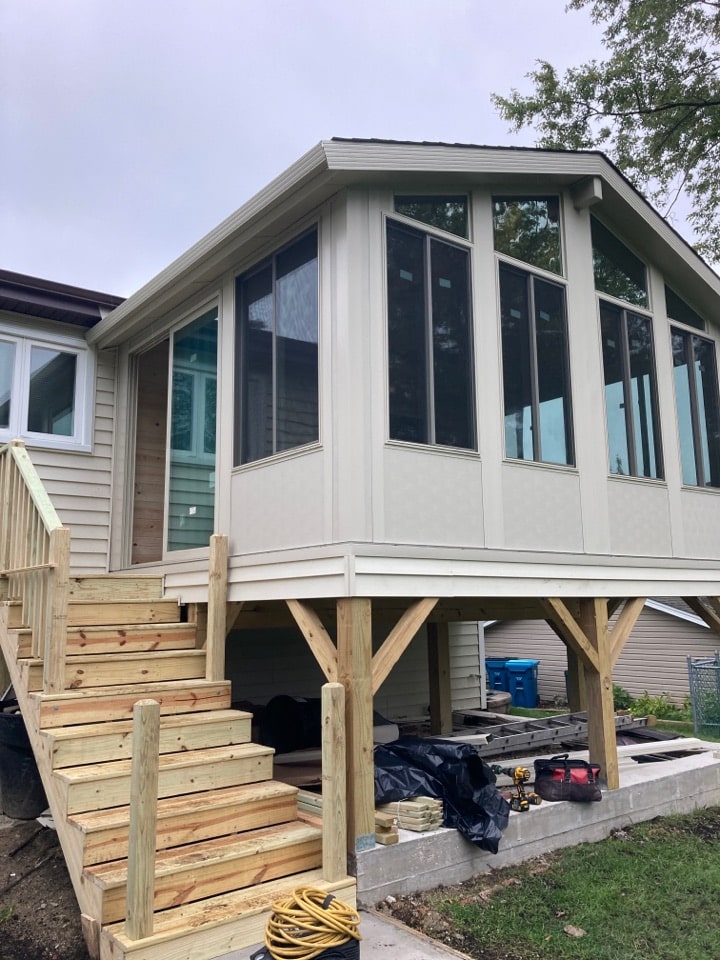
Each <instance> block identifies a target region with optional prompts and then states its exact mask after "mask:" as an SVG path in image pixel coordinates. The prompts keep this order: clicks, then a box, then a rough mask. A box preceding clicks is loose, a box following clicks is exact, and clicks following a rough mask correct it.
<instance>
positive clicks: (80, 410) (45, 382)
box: [0, 325, 93, 450]
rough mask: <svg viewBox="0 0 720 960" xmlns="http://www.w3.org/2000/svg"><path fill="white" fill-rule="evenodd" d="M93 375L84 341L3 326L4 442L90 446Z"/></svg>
mask: <svg viewBox="0 0 720 960" xmlns="http://www.w3.org/2000/svg"><path fill="white" fill-rule="evenodd" d="M92 373H93V363H92V355H91V353H90V351H89V350H88V349H87V347H86V345H85V344H84V343H82V342H80V341H74V340H72V339H71V338H69V337H57V338H52V339H50V338H49V337H47V336H46V335H38V336H27V335H23V336H20V335H19V334H18V332H17V330H16V329H15V328H13V327H11V326H10V325H7V326H4V325H0V442H6V441H8V440H12V439H15V438H19V439H21V440H24V441H25V442H26V443H27V444H28V445H31V446H42V447H57V448H61V449H72V450H89V449H90V425H91V422H92V382H93V376H92Z"/></svg>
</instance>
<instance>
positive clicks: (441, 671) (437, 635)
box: [427, 623, 453, 735]
mask: <svg viewBox="0 0 720 960" xmlns="http://www.w3.org/2000/svg"><path fill="white" fill-rule="evenodd" d="M427 639H428V673H429V681H430V732H431V733H432V734H434V735H442V734H445V733H452V729H453V719H452V691H451V689H450V635H449V629H448V625H447V624H446V623H429V624H428V625H427Z"/></svg>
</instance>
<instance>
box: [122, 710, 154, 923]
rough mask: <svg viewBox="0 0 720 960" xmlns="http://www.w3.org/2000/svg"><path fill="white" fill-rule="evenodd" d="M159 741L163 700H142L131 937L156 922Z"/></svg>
mask: <svg viewBox="0 0 720 960" xmlns="http://www.w3.org/2000/svg"><path fill="white" fill-rule="evenodd" d="M159 742H160V704H159V703H157V701H155V700H138V702H137V703H136V704H135V709H134V711H133V751H132V753H133V762H132V770H131V778H130V828H129V842H128V859H127V910H126V912H125V931H126V933H127V935H128V937H130V939H131V940H140V939H141V938H142V937H148V936H150V934H151V933H152V926H153V904H154V901H155V824H156V822H157V795H158V745H159Z"/></svg>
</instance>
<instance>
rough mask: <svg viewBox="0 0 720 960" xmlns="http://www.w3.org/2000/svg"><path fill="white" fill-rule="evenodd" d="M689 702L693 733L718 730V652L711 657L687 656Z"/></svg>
mask: <svg viewBox="0 0 720 960" xmlns="http://www.w3.org/2000/svg"><path fill="white" fill-rule="evenodd" d="M687 663H688V679H689V681H690V703H691V705H692V713H693V725H694V727H695V733H696V734H701V733H702V732H703V731H712V732H713V733H717V732H718V731H719V730H720V653H719V652H718V651H717V650H716V651H715V654H714V656H712V657H688V658H687Z"/></svg>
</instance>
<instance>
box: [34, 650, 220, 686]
mask: <svg viewBox="0 0 720 960" xmlns="http://www.w3.org/2000/svg"><path fill="white" fill-rule="evenodd" d="M183 652H184V654H185V655H184V656H178V657H173V656H172V655H168V656H166V658H164V659H160V658H157V659H155V658H152V657H146V658H141V659H137V660H134V661H127V660H120V659H119V658H115V657H112V656H109V658H108V660H107V661H105V662H102V661H101V662H97V661H89V662H87V663H83V664H82V665H80V664H77V665H76V663H75V662H74V660H76V659H77V658H73V659H68V660H67V661H66V664H65V689H66V690H78V689H80V688H83V687H85V688H94V687H113V686H118V685H119V684H129V683H137V684H142V683H161V682H166V681H168V680H201V679H203V678H204V676H205V651H204V650H190V651H183ZM22 669H23V671H24V676H25V677H26V685H27V689H28V690H29V691H31V692H33V693H36V692H39V691H41V690H42V688H43V666H42V664H41V663H31V664H28V663H27V662H26V663H24V664H22Z"/></svg>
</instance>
